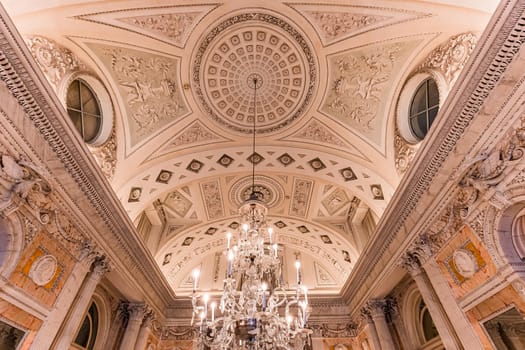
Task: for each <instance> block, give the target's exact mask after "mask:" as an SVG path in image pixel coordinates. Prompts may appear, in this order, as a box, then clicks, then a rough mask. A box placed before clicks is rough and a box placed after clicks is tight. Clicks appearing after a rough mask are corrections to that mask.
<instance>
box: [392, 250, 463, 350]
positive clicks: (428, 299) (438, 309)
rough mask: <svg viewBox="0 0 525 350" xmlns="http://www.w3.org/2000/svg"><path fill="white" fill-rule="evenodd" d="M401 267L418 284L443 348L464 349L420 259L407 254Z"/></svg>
mask: <svg viewBox="0 0 525 350" xmlns="http://www.w3.org/2000/svg"><path fill="white" fill-rule="evenodd" d="M401 266H402V267H403V268H404V269H405V270H407V271H408V273H409V274H410V276H411V277H412V279H413V280H414V281H415V282H416V285H417V289H418V290H419V292H420V293H421V297H422V298H423V301H424V302H425V304H426V306H427V308H428V311H429V312H430V316H432V321H434V324H435V325H436V329H437V331H438V333H439V336H440V338H441V341H442V342H443V346H444V347H445V348H446V349H447V350H448V349H461V348H462V347H461V345H460V342H459V339H458V336H457V335H456V332H455V331H454V329H453V327H452V324H451V323H450V321H449V320H448V317H447V316H446V313H445V311H444V309H443V307H442V305H441V303H440V302H439V299H438V297H437V295H436V292H435V291H434V289H433V288H432V285H431V283H430V281H429V280H428V277H427V275H426V273H425V271H424V270H423V269H422V268H421V265H420V263H419V259H418V258H416V257H415V256H413V255H411V254H406V255H404V256H403V258H402V263H401Z"/></svg>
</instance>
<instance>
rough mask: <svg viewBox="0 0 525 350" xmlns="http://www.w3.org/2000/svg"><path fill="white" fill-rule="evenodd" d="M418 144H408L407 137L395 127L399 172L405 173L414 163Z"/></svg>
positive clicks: (396, 163) (395, 150) (397, 168)
mask: <svg viewBox="0 0 525 350" xmlns="http://www.w3.org/2000/svg"><path fill="white" fill-rule="evenodd" d="M417 148H418V147H417V146H416V145H410V144H408V143H407V142H406V141H405V139H404V138H403V137H402V136H401V134H400V133H399V129H398V128H397V126H396V128H395V131H394V153H395V165H396V170H397V172H398V174H400V175H402V174H404V173H405V172H406V171H407V169H408V168H409V166H410V164H412V160H413V159H414V155H415V154H416V151H417Z"/></svg>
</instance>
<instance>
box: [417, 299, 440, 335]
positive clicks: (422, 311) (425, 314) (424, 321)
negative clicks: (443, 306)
mask: <svg viewBox="0 0 525 350" xmlns="http://www.w3.org/2000/svg"><path fill="white" fill-rule="evenodd" d="M419 315H420V317H421V319H420V321H419V322H420V324H421V328H423V335H424V337H425V341H429V340H432V339H434V338H435V337H437V336H438V335H439V333H438V331H437V329H436V325H434V321H433V320H432V316H430V312H429V311H428V309H427V307H426V305H425V302H424V301H423V300H421V301H420V302H419Z"/></svg>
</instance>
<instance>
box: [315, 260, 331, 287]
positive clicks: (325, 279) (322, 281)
mask: <svg viewBox="0 0 525 350" xmlns="http://www.w3.org/2000/svg"><path fill="white" fill-rule="evenodd" d="M314 267H315V280H316V282H317V285H319V286H329V285H334V284H335V281H334V279H333V278H332V276H331V275H330V273H329V272H328V271H326V269H324V268H323V267H322V266H321V265H319V264H318V263H317V262H316V261H315V262H314Z"/></svg>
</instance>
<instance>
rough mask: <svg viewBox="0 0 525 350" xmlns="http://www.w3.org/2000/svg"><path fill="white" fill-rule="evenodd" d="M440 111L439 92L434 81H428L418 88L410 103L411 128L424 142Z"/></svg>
mask: <svg viewBox="0 0 525 350" xmlns="http://www.w3.org/2000/svg"><path fill="white" fill-rule="evenodd" d="M438 110H439V91H438V88H437V85H436V82H435V81H434V79H430V78H429V79H426V80H425V81H424V82H422V83H421V85H419V87H418V88H417V90H416V92H415V94H414V97H413V98H412V101H411V103H410V115H409V121H410V128H411V129H412V132H413V133H414V135H415V136H416V137H417V138H418V139H419V140H423V138H425V135H426V134H427V133H428V130H429V129H430V126H431V125H432V123H433V122H434V119H435V118H436V115H437V112H438Z"/></svg>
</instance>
